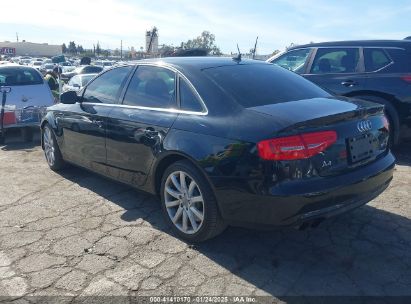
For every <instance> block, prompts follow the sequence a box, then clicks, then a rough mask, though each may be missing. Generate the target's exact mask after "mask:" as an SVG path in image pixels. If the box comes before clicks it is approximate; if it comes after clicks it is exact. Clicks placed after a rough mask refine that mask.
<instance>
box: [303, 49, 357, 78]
mask: <svg viewBox="0 0 411 304" xmlns="http://www.w3.org/2000/svg"><path fill="white" fill-rule="evenodd" d="M359 57H360V55H359V49H358V48H319V49H318V50H317V53H316V54H315V58H314V61H313V64H312V67H311V73H312V74H334V73H337V74H338V73H354V72H355V71H356V70H357V65H358V60H359Z"/></svg>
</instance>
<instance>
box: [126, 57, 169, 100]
mask: <svg viewBox="0 0 411 304" xmlns="http://www.w3.org/2000/svg"><path fill="white" fill-rule="evenodd" d="M175 79H176V77H175V73H174V72H172V71H170V70H168V69H165V68H162V67H155V66H145V65H141V66H139V67H138V68H137V70H136V72H135V73H134V75H133V78H132V79H131V81H130V84H129V86H128V89H127V92H126V95H125V96H124V101H123V104H125V105H132V106H142V107H150V108H176V98H175Z"/></svg>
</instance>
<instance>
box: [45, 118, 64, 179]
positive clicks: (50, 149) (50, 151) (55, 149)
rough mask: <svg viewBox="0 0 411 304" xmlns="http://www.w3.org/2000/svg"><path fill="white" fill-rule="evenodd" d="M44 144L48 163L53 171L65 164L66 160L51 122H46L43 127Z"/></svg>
mask: <svg viewBox="0 0 411 304" xmlns="http://www.w3.org/2000/svg"><path fill="white" fill-rule="evenodd" d="M42 135H43V146H44V155H45V157H46V160H47V164H48V165H49V167H50V169H52V170H53V171H58V170H60V169H62V168H64V166H65V164H66V163H65V162H64V160H63V157H62V155H61V152H60V149H59V146H58V145H57V140H56V137H55V136H54V133H53V130H52V129H51V127H50V125H49V124H46V125H45V126H44V128H43V134H42Z"/></svg>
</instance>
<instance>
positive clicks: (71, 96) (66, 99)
mask: <svg viewBox="0 0 411 304" xmlns="http://www.w3.org/2000/svg"><path fill="white" fill-rule="evenodd" d="M77 101H79V97H78V96H77V93H76V92H74V91H67V92H64V93H63V94H61V96H60V102H61V103H64V104H75V103H76V102H77Z"/></svg>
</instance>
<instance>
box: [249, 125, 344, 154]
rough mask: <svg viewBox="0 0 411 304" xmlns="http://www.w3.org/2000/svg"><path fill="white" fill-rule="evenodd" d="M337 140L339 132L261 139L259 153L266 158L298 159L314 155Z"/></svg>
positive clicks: (258, 145) (258, 146)
mask: <svg viewBox="0 0 411 304" xmlns="http://www.w3.org/2000/svg"><path fill="white" fill-rule="evenodd" d="M336 141H337V132H335V131H323V132H313V133H304V134H299V135H294V136H287V137H280V138H274V139H268V140H263V141H260V142H259V143H258V144H257V148H258V154H259V155H260V157H261V158H262V159H266V160H296V159H304V158H309V157H312V156H314V155H316V154H318V153H320V152H322V151H324V150H325V149H327V148H328V147H329V146H331V145H332V144H333V143H335V142H336Z"/></svg>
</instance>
